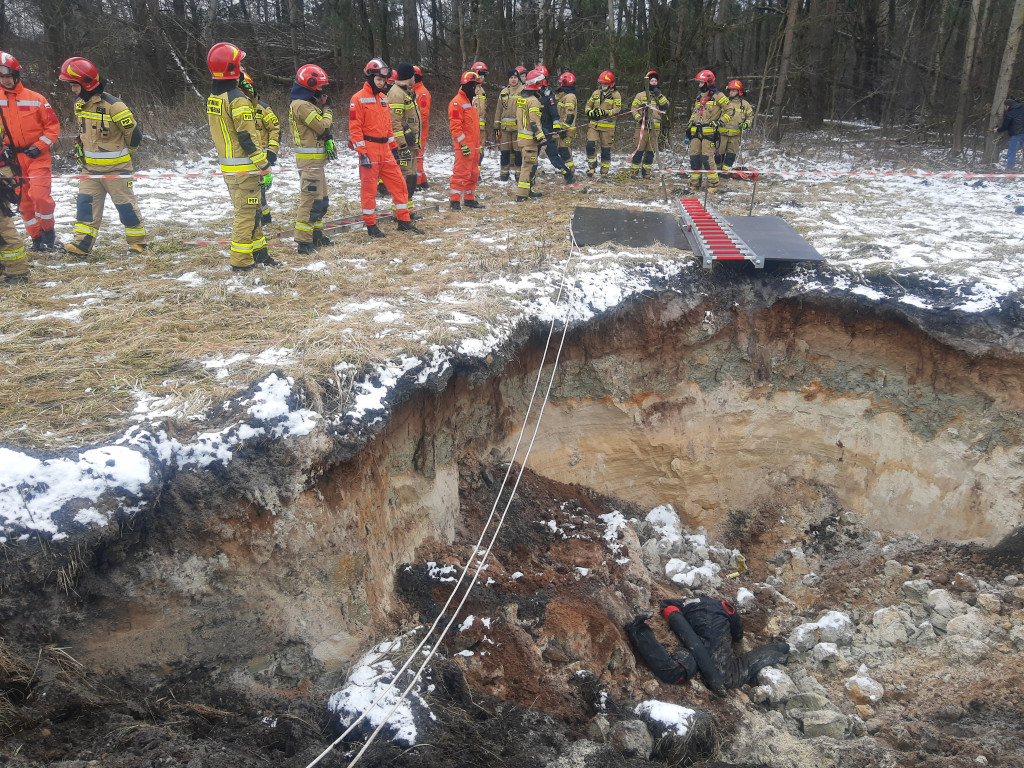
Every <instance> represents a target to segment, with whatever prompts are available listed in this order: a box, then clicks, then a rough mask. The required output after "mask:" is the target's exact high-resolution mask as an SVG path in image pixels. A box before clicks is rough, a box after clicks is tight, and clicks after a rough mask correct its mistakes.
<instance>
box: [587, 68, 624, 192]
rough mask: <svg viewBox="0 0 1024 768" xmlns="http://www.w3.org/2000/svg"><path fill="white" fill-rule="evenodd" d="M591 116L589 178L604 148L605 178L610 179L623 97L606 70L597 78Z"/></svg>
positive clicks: (591, 98) (588, 141)
mask: <svg viewBox="0 0 1024 768" xmlns="http://www.w3.org/2000/svg"><path fill="white" fill-rule="evenodd" d="M586 109H587V117H588V118H590V125H589V126H588V127H587V176H590V177H593V176H594V171H596V170H597V149H598V147H600V148H601V178H602V179H607V178H608V171H609V170H611V167H612V144H614V143H615V116H616V115H617V114H619V112H621V111H622V96H621V95H620V94H619V92H618V91H617V90H615V75H614V74H612V72H611V70H607V69H606V70H605V71H604V72H602V73H601V74H600V75H598V77H597V90H596V91H594V92H593V93H592V94H591V95H590V98H589V99H587V104H586Z"/></svg>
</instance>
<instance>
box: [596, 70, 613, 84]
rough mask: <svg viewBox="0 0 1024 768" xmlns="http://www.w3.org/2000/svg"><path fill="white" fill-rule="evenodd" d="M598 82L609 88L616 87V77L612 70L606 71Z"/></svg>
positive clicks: (599, 76)
mask: <svg viewBox="0 0 1024 768" xmlns="http://www.w3.org/2000/svg"><path fill="white" fill-rule="evenodd" d="M597 82H599V83H600V84H601V85H607V86H608V87H609V88H614V87H615V75H613V74H612V71H611V70H610V69H606V70H605V71H604V72H602V73H601V74H600V75H598V76H597Z"/></svg>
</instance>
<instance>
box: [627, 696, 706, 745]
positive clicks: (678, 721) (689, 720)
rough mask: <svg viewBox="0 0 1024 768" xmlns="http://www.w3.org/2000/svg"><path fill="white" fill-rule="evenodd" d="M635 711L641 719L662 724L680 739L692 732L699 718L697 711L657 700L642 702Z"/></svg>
mask: <svg viewBox="0 0 1024 768" xmlns="http://www.w3.org/2000/svg"><path fill="white" fill-rule="evenodd" d="M633 711H634V712H636V714H637V715H639V716H640V717H643V718H647V719H648V720H652V721H654V722H656V723H660V724H661V725H663V726H665V729H666V731H668V732H670V733H673V734H675V735H676V736H679V737H680V738H682V737H685V736H686V735H687V734H688V733H689V732H690V728H691V727H693V721H694V720H695V719H696V717H697V712H696V710H693V709H690V708H689V707H681V706H679V705H678V704H671V703H669V702H667V701H657V700H656V699H649V700H647V701H641V702H640V703H639V704H637V705H636V709H634V710H633Z"/></svg>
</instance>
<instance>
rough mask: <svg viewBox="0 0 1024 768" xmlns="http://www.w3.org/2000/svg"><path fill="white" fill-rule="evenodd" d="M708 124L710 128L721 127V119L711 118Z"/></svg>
mask: <svg viewBox="0 0 1024 768" xmlns="http://www.w3.org/2000/svg"><path fill="white" fill-rule="evenodd" d="M708 125H710V126H711V127H712V128H721V127H722V121H721V120H712V121H711V122H710V123H708Z"/></svg>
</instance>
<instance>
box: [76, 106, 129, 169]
mask: <svg viewBox="0 0 1024 768" xmlns="http://www.w3.org/2000/svg"><path fill="white" fill-rule="evenodd" d="M75 118H76V119H77V120H78V133H79V138H80V139H81V140H82V150H83V151H84V153H85V169H86V170H87V171H90V172H92V173H111V172H113V171H130V170H132V158H131V153H132V151H133V150H135V149H136V148H137V147H138V146H139V144H141V143H142V131H141V129H140V128H139V126H138V125H136V123H135V117H134V115H132V112H131V110H130V109H128V107H126V106H125V104H124V102H123V101H121V100H120V99H118V98H117V97H116V96H111V95H110V94H108V93H102V92H101V93H94V94H92V95H91V96H90V97H89V98H88V99H87V100H86V99H79V100H78V101H76V102H75Z"/></svg>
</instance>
